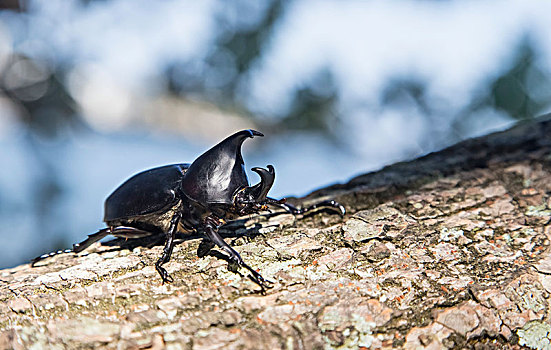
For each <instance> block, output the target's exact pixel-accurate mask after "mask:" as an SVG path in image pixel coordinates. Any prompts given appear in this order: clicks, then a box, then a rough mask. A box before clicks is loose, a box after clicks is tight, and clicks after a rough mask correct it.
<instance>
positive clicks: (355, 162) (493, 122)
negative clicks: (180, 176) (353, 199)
mask: <svg viewBox="0 0 551 350" xmlns="http://www.w3.org/2000/svg"><path fill="white" fill-rule="evenodd" d="M0 7H1V10H0V161H1V170H0V267H7V266H13V265H16V264H19V263H22V262H26V261H28V260H29V259H30V258H32V257H34V256H36V255H40V254H42V253H45V252H49V251H52V250H54V249H60V248H69V247H70V246H71V244H72V243H74V242H77V241H80V240H82V239H83V238H85V237H86V234H89V233H93V232H95V231H96V230H97V229H99V228H101V227H103V225H102V216H103V201H104V199H105V198H106V197H107V196H108V195H109V194H110V193H111V192H112V191H113V190H114V189H115V188H116V187H117V186H118V185H119V184H121V183H122V182H123V181H124V180H125V179H127V178H128V177H129V176H130V175H132V174H134V173H136V172H138V171H141V170H144V169H147V168H151V167H155V166H159V165H164V164H169V163H182V162H191V161H193V160H194V159H195V158H196V157H197V156H198V155H199V154H200V153H201V152H203V151H204V150H206V149H208V148H209V147H211V146H212V145H214V144H215V143H216V142H218V141H219V140H220V139H222V138H223V137H225V136H227V135H229V134H231V133H232V132H234V131H236V130H239V129H243V128H253V129H257V130H260V131H262V132H263V133H264V134H265V135H266V137H264V138H262V139H255V140H254V141H253V140H251V141H248V142H246V143H245V146H244V158H245V162H246V167H247V168H248V169H250V168H251V167H253V166H265V165H267V164H274V166H275V168H276V171H277V177H276V179H277V180H276V184H275V187H274V188H273V190H272V192H271V194H272V195H273V196H274V197H282V196H290V195H291V196H301V195H305V194H307V193H309V192H310V191H312V190H314V189H316V188H319V187H322V186H325V185H329V184H331V183H335V182H345V181H347V179H349V178H351V177H353V176H355V175H358V174H360V173H364V172H368V171H373V170H377V169H379V168H381V167H383V166H384V165H388V164H391V163H394V162H396V161H400V160H408V159H412V158H415V157H417V156H420V155H423V154H426V153H428V152H431V151H435V150H439V149H441V148H443V147H446V146H449V145H451V144H454V143H456V142H457V141H460V140H462V139H465V138H469V137H474V136H479V135H484V134H487V133H489V132H492V131H496V130H501V129H504V128H507V127H508V126H510V125H511V124H512V123H514V122H515V121H518V120H521V119H527V118H532V117H534V116H537V115H539V114H543V113H546V112H549V111H550V109H551V40H550V38H551V2H542V1H537V0H523V1H507V0H484V1H482V0H471V1H465V0H464V1H451V0H450V1H428V0H423V1H421V0H390V1H384V2H381V1H342V0H332V1H330V0H328V1H308V0H294V1H293V0H288V1H286V0H270V1H268V0H264V1H258V0H234V1H223V0H201V1H193V0H189V1H180V0H163V1H151V0H101V1H99V0H98V1H92V0H36V1H32V0H29V1H21V0H19V1H18V0H2V1H0ZM257 180H258V179H257V176H256V175H254V173H253V174H252V175H250V181H251V182H255V183H256V182H257Z"/></svg>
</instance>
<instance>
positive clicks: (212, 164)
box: [182, 130, 264, 205]
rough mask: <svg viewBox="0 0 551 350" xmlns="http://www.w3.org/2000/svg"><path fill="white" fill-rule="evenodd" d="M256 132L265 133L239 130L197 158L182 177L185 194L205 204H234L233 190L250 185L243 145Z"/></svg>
mask: <svg viewBox="0 0 551 350" xmlns="http://www.w3.org/2000/svg"><path fill="white" fill-rule="evenodd" d="M255 136H264V135H263V134H262V133H260V132H258V131H256V130H242V131H239V132H237V133H235V134H233V135H231V136H229V137H227V138H225V139H224V140H222V141H221V142H220V143H218V144H217V145H216V146H214V147H212V148H211V149H209V150H208V151H206V152H205V153H203V154H202V155H201V156H200V157H199V158H197V159H196V160H195V161H194V162H193V163H192V164H191V165H190V167H189V169H188V170H187V171H186V174H185V175H184V178H183V179H182V190H183V192H184V193H185V194H186V196H188V197H189V198H190V199H192V200H194V201H196V202H198V203H201V204H204V205H205V204H211V203H224V204H231V203H232V196H233V194H234V193H235V192H236V191H237V190H239V189H240V188H243V187H247V186H249V181H248V180H247V174H246V172H245V168H244V162H243V156H242V155H241V145H242V144H243V142H244V141H245V140H246V139H248V138H253V137H255Z"/></svg>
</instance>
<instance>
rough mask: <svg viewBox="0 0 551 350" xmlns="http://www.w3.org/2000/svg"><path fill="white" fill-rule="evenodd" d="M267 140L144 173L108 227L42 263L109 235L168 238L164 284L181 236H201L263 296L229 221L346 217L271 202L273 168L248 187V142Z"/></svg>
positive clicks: (115, 198)
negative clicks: (272, 214)
mask: <svg viewBox="0 0 551 350" xmlns="http://www.w3.org/2000/svg"><path fill="white" fill-rule="evenodd" d="M254 136H264V135H263V134H262V133H260V132H258V131H255V130H243V131H239V132H237V133H235V134H233V135H231V136H229V137H227V138H226V139H224V140H223V141H221V142H220V143H219V144H217V145H216V146H214V147H212V148H211V149H209V150H208V151H206V152H205V153H203V154H202V155H201V156H200V157H199V158H197V159H196V160H195V161H194V162H193V163H191V164H172V165H166V166H162V167H159V168H154V169H150V170H146V171H144V172H141V173H139V174H136V175H134V176H133V177H131V178H130V179H128V180H127V181H126V182H124V183H123V184H122V185H120V186H119V187H118V188H117V189H116V190H115V191H114V192H113V193H112V194H111V195H110V196H109V197H108V198H107V199H106V201H105V216H104V219H103V221H105V223H106V224H107V227H106V228H104V229H101V230H99V231H98V232H96V233H94V234H91V235H89V236H88V238H87V239H86V240H84V241H82V242H80V243H77V244H74V245H73V249H72V250H64V251H57V252H53V253H49V254H44V255H41V256H39V257H37V258H35V259H33V260H32V263H31V265H32V266H34V265H35V264H36V263H37V262H39V261H40V260H42V259H44V258H47V257H49V256H54V255H56V254H61V253H64V252H75V253H78V252H80V251H82V250H84V249H86V248H87V247H89V246H90V245H91V244H92V243H94V242H97V241H99V240H100V239H102V238H104V237H105V236H107V235H113V236H116V237H124V238H139V237H145V236H150V235H159V234H164V235H165V236H166V240H165V246H164V249H163V253H162V255H161V257H160V258H159V259H158V260H157V263H156V264H155V268H156V269H157V272H159V274H160V275H161V278H162V280H163V283H164V282H172V281H173V279H172V277H170V275H169V274H168V273H167V271H166V270H165V269H164V268H163V267H162V265H163V264H164V263H166V262H168V261H169V260H170V256H171V254H172V249H173V247H174V236H175V234H176V233H177V232H178V231H179V230H183V231H188V232H190V231H197V232H198V233H200V234H204V235H205V236H206V237H207V238H208V239H209V241H210V242H209V243H208V244H207V246H208V249H209V250H210V248H212V247H213V246H214V245H217V246H218V247H220V248H221V249H222V250H224V251H225V252H226V253H227V254H229V257H230V259H231V260H233V261H234V262H236V263H237V264H238V265H239V266H243V267H245V268H246V269H247V270H249V271H250V272H251V274H252V278H253V280H254V281H255V282H256V283H257V284H259V285H260V287H261V288H262V290H263V291H264V287H265V286H266V285H265V283H266V281H265V280H264V278H263V277H262V276H261V275H260V274H259V273H258V272H257V271H255V270H254V269H253V268H251V267H250V266H249V265H247V264H246V263H245V262H243V259H241V256H240V255H239V254H238V253H237V252H236V251H235V250H234V249H233V248H232V247H230V246H229V245H228V244H227V243H226V242H225V241H224V240H223V239H222V237H220V235H219V234H218V229H219V227H220V226H222V225H223V224H224V223H225V222H226V221H227V220H233V219H236V218H238V217H239V216H243V215H247V214H254V213H258V212H260V211H262V210H266V209H267V208H268V205H273V206H277V207H280V208H283V209H285V210H286V211H287V212H290V213H292V214H304V213H306V212H308V211H310V210H312V209H314V208H319V207H327V208H330V209H335V210H337V211H339V213H340V214H341V215H344V207H343V206H342V205H340V204H339V203H337V202H335V201H332V200H329V201H324V202H321V203H318V204H315V205H313V206H311V207H308V208H302V209H300V208H296V207H294V206H292V205H290V204H287V203H285V199H281V200H276V199H273V198H270V197H268V191H269V190H270V188H271V187H272V185H273V183H274V180H275V171H274V167H273V166H272V165H268V166H267V169H263V168H252V170H253V171H254V172H256V173H257V174H258V175H260V182H259V183H258V184H256V185H254V186H250V185H249V182H248V180H247V174H246V173H245V167H244V162H243V157H242V155H241V145H242V144H243V142H244V141H245V140H246V139H247V138H249V137H250V138H253V137H254Z"/></svg>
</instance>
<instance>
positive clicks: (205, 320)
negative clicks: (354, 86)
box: [0, 115, 551, 349]
mask: <svg viewBox="0 0 551 350" xmlns="http://www.w3.org/2000/svg"><path fill="white" fill-rule="evenodd" d="M327 198H333V199H336V200H338V201H340V202H341V203H342V204H343V205H345V207H346V208H347V210H348V214H347V215H346V216H345V217H344V218H340V217H339V216H338V215H334V214H331V213H329V212H320V213H317V214H314V215H311V216H308V217H304V218H295V217H293V216H291V215H288V214H281V215H264V216H257V217H253V218H247V219H243V220H239V221H237V222H234V223H231V224H229V225H228V226H227V227H226V228H225V230H224V233H225V237H226V240H227V241H228V242H231V245H232V246H234V247H235V248H236V250H238V251H239V253H240V254H241V255H242V257H243V259H244V260H245V261H246V262H247V263H248V264H249V265H251V266H253V267H254V268H258V269H259V271H260V272H261V273H262V275H263V276H264V277H265V278H268V279H270V280H272V281H273V282H274V284H273V288H271V289H269V290H268V291H267V293H266V295H261V294H260V293H259V287H258V286H257V285H255V284H254V283H253V282H252V281H251V280H250V279H249V278H247V271H246V270H244V269H241V270H239V271H237V272H232V270H233V269H232V268H229V267H228V263H227V261H226V260H224V259H223V254H222V253H220V252H216V251H214V252H211V253H210V254H209V255H207V256H206V257H204V258H198V257H197V249H198V247H199V243H200V241H201V240H200V239H199V238H198V237H196V236H183V235H182V236H180V237H179V240H178V241H177V245H176V247H175V249H174V253H173V255H172V259H171V261H170V262H169V263H167V264H165V267H166V268H167V270H168V272H169V273H170V274H171V275H172V276H173V277H174V282H173V283H171V284H164V285H163V284H161V281H160V278H159V276H158V275H157V273H156V271H155V268H154V263H155V261H156V259H157V258H158V257H159V256H160V254H161V251H162V242H155V241H152V240H128V241H126V242H125V241H121V240H114V241H111V242H107V243H104V244H95V245H93V246H92V247H90V248H89V249H87V250H86V251H84V252H82V253H79V254H78V255H76V256H75V255H74V254H72V253H70V254H62V255H59V256H56V257H54V258H51V259H49V260H45V261H44V262H42V263H40V264H39V266H38V267H35V268H31V267H30V266H29V265H28V264H27V265H21V266H18V267H15V268H12V269H5V270H1V271H0V300H1V304H0V348H2V349H12V348H13V349H28V348H31V347H32V346H34V347H35V348H60V349H62V348H107V349H115V348H117V349H119V348H123V349H127V348H133V349H146V348H150V349H162V348H170V349H219V348H228V349H233V348H235V349H261V348H265V349H335V348H337V349H357V348H362V347H363V348H366V349H367V348H373V349H377V348H379V349H390V348H406V349H440V348H477V349H478V348H499V349H501V348H510V349H513V348H515V349H516V348H523V347H527V348H533V349H545V348H549V347H550V346H551V345H550V339H549V334H551V324H550V311H551V310H550V300H549V297H550V293H551V255H550V239H551V118H549V115H548V116H546V117H542V118H539V119H537V120H535V121H532V122H529V123H523V124H519V125H517V126H516V127H514V128H512V129H510V130H508V131H505V132H500V133H496V134H492V135H488V136H485V137H482V138H477V139H472V140H467V141H464V142H461V143H459V144H457V145H455V146H452V147H450V148H447V149H445V150H443V151H440V152H435V153H432V154H429V155H427V156H424V157H422V158H419V159H416V160H414V161H411V162H403V163H398V164H395V165H392V166H389V167H386V168H384V169H382V170H381V171H378V172H375V173H370V174H365V175H362V176H359V177H356V178H354V179H352V180H351V181H349V182H348V183H346V184H340V185H334V186H330V187H327V188H324V189H321V190H319V191H316V192H314V193H312V194H311V195H309V196H307V197H306V198H303V199H297V200H296V203H298V204H303V203H312V202H315V201H319V200H323V199H327ZM83 238H84V237H83Z"/></svg>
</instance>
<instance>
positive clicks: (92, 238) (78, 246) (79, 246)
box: [31, 227, 111, 267]
mask: <svg viewBox="0 0 551 350" xmlns="http://www.w3.org/2000/svg"><path fill="white" fill-rule="evenodd" d="M110 234H111V228H110V227H107V228H104V229H101V230H99V231H98V232H96V233H93V234H91V235H88V238H86V239H85V240H84V241H82V242H80V243H75V244H73V249H65V250H58V251H56V252H51V253H47V254H43V255H41V256H37V257H36V258H34V259H33V260H31V267H34V266H35V265H36V263H38V262H39V261H42V260H44V259H46V258H49V257H52V256H55V255H59V254H63V253H73V252H74V253H78V252H81V251H83V250H84V249H86V248H88V247H89V246H91V245H92V244H93V243H96V242H97V241H99V240H101V239H102V238H103V237H105V236H107V235H110Z"/></svg>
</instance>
